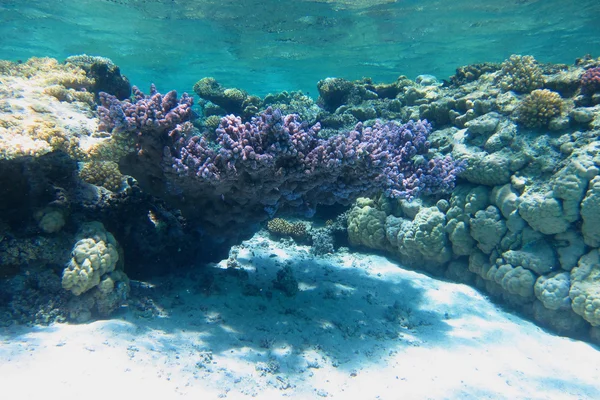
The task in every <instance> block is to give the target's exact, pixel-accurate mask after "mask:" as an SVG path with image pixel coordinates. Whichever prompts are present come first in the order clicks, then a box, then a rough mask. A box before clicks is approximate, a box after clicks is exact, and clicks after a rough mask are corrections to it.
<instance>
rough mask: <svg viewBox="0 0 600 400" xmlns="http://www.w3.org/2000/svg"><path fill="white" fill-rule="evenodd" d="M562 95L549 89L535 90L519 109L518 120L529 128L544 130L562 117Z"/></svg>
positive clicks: (517, 111)
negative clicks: (555, 118) (555, 119)
mask: <svg viewBox="0 0 600 400" xmlns="http://www.w3.org/2000/svg"><path fill="white" fill-rule="evenodd" d="M563 104H564V102H563V99H562V98H561V97H560V94H558V93H556V92H553V91H551V90H548V89H538V90H534V91H533V92H531V94H529V95H528V96H526V97H525V98H524V99H523V101H522V102H521V104H519V106H518V107H517V110H516V113H517V119H518V120H519V122H521V123H522V124H523V125H525V126H526V127H528V128H542V127H545V126H547V125H548V124H549V123H550V120H551V119H552V118H554V117H557V116H559V115H560V113H561V111H562V109H563Z"/></svg>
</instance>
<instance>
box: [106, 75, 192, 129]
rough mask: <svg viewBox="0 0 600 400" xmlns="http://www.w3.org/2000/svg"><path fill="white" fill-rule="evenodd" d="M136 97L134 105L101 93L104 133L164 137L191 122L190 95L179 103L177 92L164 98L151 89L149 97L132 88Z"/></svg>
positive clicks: (185, 95)
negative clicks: (165, 133)
mask: <svg viewBox="0 0 600 400" xmlns="http://www.w3.org/2000/svg"><path fill="white" fill-rule="evenodd" d="M133 94H134V99H135V102H132V101H130V100H125V101H119V99H117V98H116V97H115V96H113V95H110V94H108V93H104V92H100V94H99V96H100V104H101V105H100V106H99V107H98V115H99V116H100V129H101V130H104V131H106V132H113V133H117V132H137V133H140V134H141V133H144V132H148V131H153V132H156V133H164V132H169V131H172V130H173V129H175V128H176V127H177V125H178V124H180V123H183V122H185V121H189V119H190V118H191V113H192V104H193V99H192V98H191V97H189V96H188V95H187V93H184V94H183V95H182V96H181V98H180V99H177V92H176V91H174V90H172V91H170V92H169V93H167V94H165V95H164V96H163V95H161V94H160V93H158V92H157V90H156V87H155V86H154V85H152V86H151V87H150V95H149V96H147V95H145V94H144V93H142V91H140V90H139V89H138V88H137V87H136V86H134V87H133Z"/></svg>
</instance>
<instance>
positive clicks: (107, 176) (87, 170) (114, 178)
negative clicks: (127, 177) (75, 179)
mask: <svg viewBox="0 0 600 400" xmlns="http://www.w3.org/2000/svg"><path fill="white" fill-rule="evenodd" d="M79 177H80V178H81V179H82V180H84V181H85V182H87V183H91V184H92V185H96V186H102V187H103V188H105V189H108V190H110V191H112V192H118V191H119V190H121V188H122V187H123V175H122V174H121V172H120V171H119V166H118V165H117V163H115V162H113V161H90V162H87V163H85V164H84V165H83V166H82V167H81V169H80V170H79Z"/></svg>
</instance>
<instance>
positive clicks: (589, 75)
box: [581, 67, 600, 94]
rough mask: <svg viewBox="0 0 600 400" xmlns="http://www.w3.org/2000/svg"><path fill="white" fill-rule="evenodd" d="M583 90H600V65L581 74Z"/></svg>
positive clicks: (590, 91)
mask: <svg viewBox="0 0 600 400" xmlns="http://www.w3.org/2000/svg"><path fill="white" fill-rule="evenodd" d="M581 91H582V92H583V93H586V94H593V93H596V92H600V67H594V68H590V69H588V70H587V71H585V72H584V73H583V75H581Z"/></svg>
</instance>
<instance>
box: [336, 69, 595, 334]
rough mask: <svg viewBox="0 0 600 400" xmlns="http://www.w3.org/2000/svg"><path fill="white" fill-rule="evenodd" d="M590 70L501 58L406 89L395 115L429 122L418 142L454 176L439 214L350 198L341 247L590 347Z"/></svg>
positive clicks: (425, 201) (437, 204) (435, 208)
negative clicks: (479, 297)
mask: <svg viewBox="0 0 600 400" xmlns="http://www.w3.org/2000/svg"><path fill="white" fill-rule="evenodd" d="M595 67H596V65H595V64H593V63H591V61H590V63H588V64H586V63H582V64H580V65H577V66H574V67H570V66H562V65H561V66H552V65H540V64H537V63H536V62H535V60H533V59H532V58H529V57H527V58H526V57H511V59H510V60H507V61H505V63H503V65H502V69H501V70H494V69H493V68H492V69H490V70H489V71H487V72H483V73H481V74H479V75H478V74H477V73H476V72H474V73H473V74H472V75H469V77H468V78H467V77H466V76H460V75H459V76H458V77H457V78H456V79H455V80H454V81H453V83H452V85H455V86H456V89H455V88H454V87H453V86H452V85H451V86H449V87H447V88H445V87H441V88H440V87H430V89H427V90H419V88H416V87H414V86H409V87H408V89H407V90H406V92H405V94H404V97H403V99H404V100H405V101H406V100H407V96H408V95H410V96H413V97H412V100H410V101H407V106H406V107H405V109H411V108H412V109H413V112H414V114H413V116H418V117H423V115H432V114H430V113H431V112H434V114H433V116H434V118H433V120H434V121H435V122H437V127H438V128H440V129H438V130H436V131H435V132H434V133H433V134H432V135H430V137H429V140H430V141H431V143H432V145H436V146H437V147H438V148H439V149H440V150H441V151H443V150H444V149H445V148H447V149H449V150H450V153H451V154H452V155H453V157H454V159H455V160H460V161H462V162H464V168H465V170H464V172H462V173H461V174H460V179H461V180H460V181H459V182H458V183H457V186H456V188H455V189H454V190H453V191H452V193H451V195H450V197H449V199H448V200H447V203H445V200H438V199H435V198H434V199H430V198H428V197H427V196H422V197H421V199H420V200H419V201H417V202H413V203H416V204H413V205H411V206H409V205H408V204H406V203H405V202H404V201H402V200H394V199H385V198H383V197H375V198H372V199H358V200H357V201H356V202H355V203H354V206H353V207H352V209H351V211H350V213H349V214H348V215H349V220H348V236H349V239H350V243H351V244H352V245H355V246H356V245H360V246H367V247H370V248H373V249H379V250H385V251H388V252H390V253H391V254H393V255H394V256H395V257H397V258H398V259H400V260H401V261H402V262H404V263H406V264H409V265H412V266H414V267H415V268H419V269H424V270H426V271H428V272H430V273H433V274H436V275H439V276H445V277H446V278H449V279H452V280H457V281H460V282H466V283H470V284H473V285H475V286H477V287H479V288H481V289H483V290H485V291H486V292H488V293H490V294H491V295H492V296H493V297H496V298H499V299H502V300H503V301H504V302H506V303H507V304H509V305H511V306H513V307H515V308H517V309H519V310H520V311H522V312H523V313H524V314H526V315H529V316H531V317H532V318H534V319H535V320H537V321H538V322H539V323H540V324H542V325H544V326H548V327H550V328H551V329H554V330H556V331H558V332H560V333H562V334H568V335H573V336H577V337H588V338H592V339H593V338H594V337H596V336H595V335H597V333H596V331H594V329H597V328H594V327H596V326H598V324H599V323H600V320H599V319H598V315H599V313H598V310H597V307H596V303H597V295H598V293H597V292H598V285H597V282H595V279H597V277H596V275H597V273H596V272H597V271H595V269H596V267H597V264H598V261H597V259H598V254H597V248H598V247H599V246H600V231H599V230H598V226H600V223H599V221H598V217H597V216H598V214H599V213H600V206H599V204H600V200H599V199H600V195H599V194H598V193H600V189H599V187H600V185H599V182H600V181H599V179H600V178H599V176H600V162H599V161H598V160H599V157H598V154H600V152H599V149H600V142H599V141H598V131H599V128H600V125H598V123H597V121H600V120H598V116H599V115H600V112H599V111H598V109H597V107H596V106H590V104H594V100H591V99H592V97H593V96H595V95H593V96H590V92H589V91H588V92H586V90H583V89H582V90H581V91H580V90H579V87H580V85H581V84H582V83H580V77H581V76H582V74H583V73H585V72H584V71H587V70H589V69H591V68H595ZM473 68H475V71H477V67H476V66H473ZM463 70H467V71H468V68H467V69H463ZM590 75H591V74H590ZM544 86H546V87H547V88H545V89H543V87H544ZM400 96H402V95H400ZM413 103H414V104H415V106H414V108H413V106H411V104H413ZM418 103H420V106H419V107H418V108H417V107H416V105H417V104H418ZM424 113H425V114H424ZM531 128H535V130H532V129H531ZM413 238H415V239H413ZM434 250H435V251H434ZM593 282H594V283H593Z"/></svg>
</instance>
